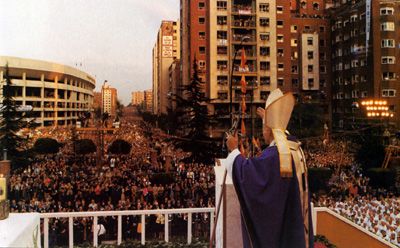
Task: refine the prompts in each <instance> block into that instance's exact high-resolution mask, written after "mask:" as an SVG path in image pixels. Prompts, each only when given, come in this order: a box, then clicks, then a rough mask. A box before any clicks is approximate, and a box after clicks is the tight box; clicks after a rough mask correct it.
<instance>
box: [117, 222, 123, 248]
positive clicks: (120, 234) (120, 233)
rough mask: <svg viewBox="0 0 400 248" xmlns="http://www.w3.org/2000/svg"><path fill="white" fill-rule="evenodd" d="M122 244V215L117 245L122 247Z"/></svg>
mask: <svg viewBox="0 0 400 248" xmlns="http://www.w3.org/2000/svg"><path fill="white" fill-rule="evenodd" d="M121 243H122V215H118V236H117V244H118V245H121Z"/></svg>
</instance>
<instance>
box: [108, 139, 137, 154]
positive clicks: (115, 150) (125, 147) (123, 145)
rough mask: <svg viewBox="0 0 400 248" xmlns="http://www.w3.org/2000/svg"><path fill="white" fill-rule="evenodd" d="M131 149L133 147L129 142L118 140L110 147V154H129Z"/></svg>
mask: <svg viewBox="0 0 400 248" xmlns="http://www.w3.org/2000/svg"><path fill="white" fill-rule="evenodd" d="M131 148H132V145H131V144H130V143H128V142H127V141H125V140H122V139H117V140H114V141H113V142H112V143H111V145H110V147H109V148H108V152H110V153H112V154H129V152H130V151H131Z"/></svg>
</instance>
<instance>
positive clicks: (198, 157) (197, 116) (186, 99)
mask: <svg viewBox="0 0 400 248" xmlns="http://www.w3.org/2000/svg"><path fill="white" fill-rule="evenodd" d="M193 71H194V73H193V76H192V80H191V82H190V83H189V84H188V85H185V86H183V87H182V88H181V89H180V90H181V92H182V94H181V95H173V96H172V98H173V100H175V101H176V102H177V106H178V108H177V116H179V118H178V125H179V128H180V130H182V135H181V139H177V140H176V145H177V146H178V147H181V148H182V149H184V150H186V151H190V152H191V153H192V155H191V159H193V160H195V161H197V162H206V163H209V162H212V159H213V158H214V155H213V154H214V152H215V149H216V144H215V143H214V142H213V140H212V139H211V138H210V137H209V136H208V134H207V130H208V127H209V125H211V124H212V123H211V116H210V115H209V113H208V110H207V103H208V102H209V99H208V98H207V97H206V96H205V94H204V89H205V84H204V82H202V81H201V79H200V78H199V75H198V67H197V61H196V60H195V61H194V63H193Z"/></svg>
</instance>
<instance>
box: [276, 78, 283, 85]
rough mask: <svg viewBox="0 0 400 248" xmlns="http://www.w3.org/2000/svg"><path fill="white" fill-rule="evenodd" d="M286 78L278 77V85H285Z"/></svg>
mask: <svg viewBox="0 0 400 248" xmlns="http://www.w3.org/2000/svg"><path fill="white" fill-rule="evenodd" d="M284 83H285V80H284V79H283V78H278V86H283V84H284Z"/></svg>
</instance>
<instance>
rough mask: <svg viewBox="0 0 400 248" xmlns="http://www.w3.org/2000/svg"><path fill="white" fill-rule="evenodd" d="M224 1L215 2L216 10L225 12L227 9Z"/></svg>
mask: <svg viewBox="0 0 400 248" xmlns="http://www.w3.org/2000/svg"><path fill="white" fill-rule="evenodd" d="M226 6H227V2H226V1H217V10H226V9H227V7H226Z"/></svg>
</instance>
